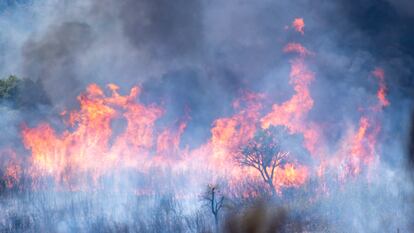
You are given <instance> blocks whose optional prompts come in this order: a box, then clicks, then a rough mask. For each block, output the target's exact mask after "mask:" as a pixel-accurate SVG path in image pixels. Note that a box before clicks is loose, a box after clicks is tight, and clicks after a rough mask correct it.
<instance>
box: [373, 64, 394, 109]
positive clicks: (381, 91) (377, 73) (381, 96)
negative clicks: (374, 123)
mask: <svg viewBox="0 0 414 233" xmlns="http://www.w3.org/2000/svg"><path fill="white" fill-rule="evenodd" d="M372 74H373V75H374V77H375V78H377V79H378V81H379V88H378V91H377V98H378V100H379V103H380V106H381V107H387V106H388V105H389V104H390V102H389V101H388V99H387V97H386V92H387V86H386V85H385V75H384V70H383V69H381V68H379V67H377V68H375V70H374V71H372Z"/></svg>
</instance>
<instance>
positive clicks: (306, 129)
mask: <svg viewBox="0 0 414 233" xmlns="http://www.w3.org/2000/svg"><path fill="white" fill-rule="evenodd" d="M284 51H285V52H294V53H298V54H299V55H301V57H299V58H294V59H292V60H291V61H290V64H291V70H290V75H289V77H290V81H289V82H290V84H292V85H293V88H294V90H295V95H294V96H292V98H291V99H290V100H288V101H286V102H284V103H282V104H274V105H273V106H272V111H271V112H270V113H268V114H267V115H266V116H264V117H263V118H262V119H261V123H262V127H263V128H269V127H270V126H272V125H273V126H286V127H287V128H288V129H289V130H290V132H291V133H301V134H303V136H304V143H305V147H306V148H307V149H308V150H309V152H311V153H312V154H316V153H317V152H316V144H317V142H318V141H319V140H320V132H319V129H318V128H317V126H316V125H315V124H313V123H308V122H306V116H307V113H308V112H309V111H310V110H311V109H312V107H313V104H314V102H313V99H312V97H311V94H310V90H309V85H310V84H311V82H312V81H313V80H314V78H315V76H314V74H313V73H312V72H311V71H310V70H309V69H308V67H307V65H306V63H305V60H304V58H305V56H306V55H307V54H309V52H308V50H307V49H306V48H304V47H303V46H302V45H301V44H298V43H289V44H288V45H287V46H286V47H285V48H284Z"/></svg>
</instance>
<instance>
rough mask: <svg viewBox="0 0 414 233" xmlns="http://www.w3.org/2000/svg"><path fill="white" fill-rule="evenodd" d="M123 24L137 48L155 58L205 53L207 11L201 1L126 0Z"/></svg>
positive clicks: (121, 11)
mask: <svg viewBox="0 0 414 233" xmlns="http://www.w3.org/2000/svg"><path fill="white" fill-rule="evenodd" d="M119 5H120V13H119V17H120V20H121V24H122V28H123V30H124V33H125V35H126V36H127V38H128V39H129V40H130V41H131V43H132V44H134V46H136V47H137V49H143V50H148V52H149V54H151V55H153V56H154V57H153V59H159V58H161V59H162V58H163V57H165V56H167V57H170V58H172V59H180V58H183V57H184V58H185V57H187V58H188V57H190V58H193V56H194V55H196V54H197V53H198V54H201V49H202V44H203V11H202V8H201V7H202V6H201V2H200V1H186V0H178V1H168V0H155V1H154V0H144V1H134V0H126V1H122V2H121V3H119Z"/></svg>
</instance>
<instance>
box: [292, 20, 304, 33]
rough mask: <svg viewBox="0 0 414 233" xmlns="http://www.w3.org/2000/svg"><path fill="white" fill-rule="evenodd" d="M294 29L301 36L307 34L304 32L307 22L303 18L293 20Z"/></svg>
mask: <svg viewBox="0 0 414 233" xmlns="http://www.w3.org/2000/svg"><path fill="white" fill-rule="evenodd" d="M292 27H293V28H294V29H295V30H296V31H297V32H299V33H300V34H302V35H303V34H305V31H304V30H303V29H304V27H305V21H304V20H303V19H302V18H296V19H295V20H293V22H292Z"/></svg>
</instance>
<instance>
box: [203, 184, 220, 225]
mask: <svg viewBox="0 0 414 233" xmlns="http://www.w3.org/2000/svg"><path fill="white" fill-rule="evenodd" d="M203 199H204V200H205V201H206V202H207V204H208V205H209V207H210V210H211V213H212V214H213V216H214V224H215V231H216V233H218V229H219V213H220V210H221V209H222V208H223V205H224V196H223V195H222V193H221V192H220V190H219V188H218V186H217V185H208V187H207V190H206V192H205V193H204V195H203Z"/></svg>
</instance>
